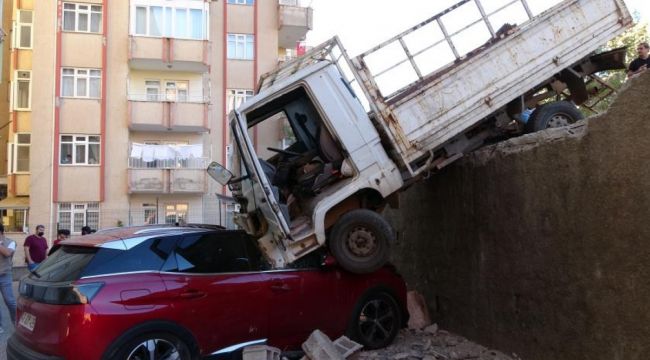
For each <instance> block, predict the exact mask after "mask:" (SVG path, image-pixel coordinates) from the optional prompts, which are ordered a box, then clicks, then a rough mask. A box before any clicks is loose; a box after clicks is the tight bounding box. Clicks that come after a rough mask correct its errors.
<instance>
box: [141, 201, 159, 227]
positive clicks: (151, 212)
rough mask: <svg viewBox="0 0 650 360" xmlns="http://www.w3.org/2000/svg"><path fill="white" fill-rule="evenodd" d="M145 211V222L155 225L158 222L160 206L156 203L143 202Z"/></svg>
mask: <svg viewBox="0 0 650 360" xmlns="http://www.w3.org/2000/svg"><path fill="white" fill-rule="evenodd" d="M142 210H143V212H144V224H148V225H153V224H157V223H158V207H157V206H156V204H142Z"/></svg>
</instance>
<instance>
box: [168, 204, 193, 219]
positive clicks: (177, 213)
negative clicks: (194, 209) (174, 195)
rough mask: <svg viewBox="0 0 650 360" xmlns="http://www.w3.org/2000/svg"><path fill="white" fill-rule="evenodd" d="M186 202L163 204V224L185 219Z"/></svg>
mask: <svg viewBox="0 0 650 360" xmlns="http://www.w3.org/2000/svg"><path fill="white" fill-rule="evenodd" d="M187 208H188V206H187V204H168V205H166V206H165V224H176V223H183V222H186V221H187Z"/></svg>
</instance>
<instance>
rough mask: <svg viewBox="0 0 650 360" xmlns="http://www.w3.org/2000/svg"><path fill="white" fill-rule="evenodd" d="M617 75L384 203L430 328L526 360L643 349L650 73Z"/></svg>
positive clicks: (630, 358)
mask: <svg viewBox="0 0 650 360" xmlns="http://www.w3.org/2000/svg"><path fill="white" fill-rule="evenodd" d="M628 85H629V86H628V87H627V88H626V89H625V90H624V91H623V92H622V93H621V94H620V95H619V97H618V99H617V100H616V101H615V103H614V104H613V105H612V108H611V109H610V111H608V113H606V114H604V115H601V116H598V117H594V118H590V119H587V120H585V121H582V122H580V123H578V124H576V125H574V126H572V127H570V128H564V129H554V130H549V131H545V132H541V133H537V134H532V135H527V136H524V137H520V138H517V139H512V140H510V141H507V142H504V143H501V144H498V145H495V146H491V147H488V148H485V149H483V150H481V151H478V152H476V153H474V154H472V155H470V156H468V157H467V158H465V159H464V160H462V161H460V162H458V163H457V164H455V165H453V166H451V167H450V168H448V169H446V170H445V171H444V172H443V173H440V174H437V175H435V176H432V177H431V178H430V179H429V180H428V181H426V182H423V183H420V184H418V185H416V186H414V187H412V188H411V189H409V190H407V191H406V192H405V193H403V194H402V195H401V208H400V209H399V210H388V211H387V215H388V217H389V219H390V220H391V222H392V223H393V224H394V226H395V228H396V230H397V231H398V243H397V244H395V245H394V247H393V251H392V253H393V262H394V263H395V264H396V265H397V266H398V268H399V269H400V271H401V272H402V273H403V274H404V275H405V277H406V279H407V281H408V282H409V285H410V286H411V287H412V288H415V289H417V290H419V291H420V292H422V293H423V294H424V295H425V296H426V297H427V300H428V301H429V306H430V308H431V310H432V313H433V314H435V315H436V316H437V319H435V320H437V321H438V322H439V323H440V324H441V326H443V327H445V328H448V329H450V330H452V331H455V332H458V333H460V334H463V335H465V336H467V337H468V338H470V339H472V340H475V341H479V342H481V343H483V344H484V345H487V346H490V347H493V348H498V349H500V350H503V351H507V352H515V353H517V354H519V355H520V356H521V357H522V358H523V359H527V360H548V359H553V360H564V359H567V360H568V359H571V360H574V359H590V360H598V359H603V360H605V359H606V360H618V359H620V360H636V359H639V360H642V359H643V360H645V359H650V100H648V99H649V97H650V74H646V75H644V76H642V77H640V78H638V79H635V80H634V81H632V82H630V84H628Z"/></svg>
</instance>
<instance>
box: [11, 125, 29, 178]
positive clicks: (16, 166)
mask: <svg viewBox="0 0 650 360" xmlns="http://www.w3.org/2000/svg"><path fill="white" fill-rule="evenodd" d="M31 137H32V135H31V134H16V135H14V143H13V144H11V145H13V146H11V145H10V147H9V148H10V151H12V154H11V156H10V157H9V159H11V160H12V164H11V168H12V169H11V170H12V173H23V174H25V173H29V152H30V147H31ZM12 147H13V149H12Z"/></svg>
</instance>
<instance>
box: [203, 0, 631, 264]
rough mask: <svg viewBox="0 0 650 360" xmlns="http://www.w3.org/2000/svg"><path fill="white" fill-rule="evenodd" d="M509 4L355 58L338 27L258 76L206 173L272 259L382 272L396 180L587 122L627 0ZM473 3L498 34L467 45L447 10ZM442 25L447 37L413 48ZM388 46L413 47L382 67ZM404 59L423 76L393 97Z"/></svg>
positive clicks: (621, 62)
mask: <svg viewBox="0 0 650 360" xmlns="http://www.w3.org/2000/svg"><path fill="white" fill-rule="evenodd" d="M514 3H521V4H522V5H523V6H524V8H525V9H526V10H527V11H526V12H527V13H528V16H529V20H528V21H526V22H524V23H523V24H521V25H519V26H517V25H512V24H508V26H504V27H502V29H501V30H499V31H495V30H494V29H495V27H494V26H492V24H491V23H490V16H491V15H493V14H491V13H488V12H486V11H485V9H483V7H482V5H481V1H480V0H462V1H460V2H459V3H458V4H456V5H454V6H453V7H451V8H449V9H447V10H445V11H443V12H441V13H439V14H436V15H435V16H433V17H432V18H430V19H429V20H427V21H425V22H423V23H421V24H418V25H416V26H414V27H413V28H411V29H408V30H406V31H405V32H403V33H401V34H398V35H397V36H395V37H394V38H392V39H389V40H388V41H386V42H384V43H382V44H380V45H378V46H377V47H375V48H373V49H371V50H370V51H368V52H366V53H363V54H361V55H359V56H357V57H356V58H354V59H351V58H350V57H348V55H347V53H346V52H345V50H344V48H343V47H342V45H341V43H340V41H339V39H338V38H336V37H335V38H333V39H331V40H330V41H327V42H325V43H323V44H321V45H319V46H317V47H315V48H314V49H312V50H311V51H309V52H308V53H307V54H305V55H304V56H303V57H301V58H298V59H296V60H293V61H291V62H289V63H287V64H285V65H283V66H282V67H279V68H278V69H276V70H274V71H272V72H271V73H269V74H265V75H263V76H262V78H261V79H260V85H259V88H258V91H257V94H256V95H255V96H254V97H252V98H251V99H249V100H247V101H246V102H245V103H244V104H242V105H241V106H240V107H239V108H238V109H236V110H234V111H233V112H231V113H230V115H229V124H230V133H231V140H232V143H233V153H234V154H233V159H232V162H231V163H232V169H225V168H224V167H223V166H221V165H220V164H217V163H212V164H211V165H210V167H209V168H208V173H209V174H210V175H211V176H212V177H213V178H214V179H216V180H217V181H219V182H220V183H221V184H224V185H226V184H227V185H228V186H229V188H230V190H231V192H232V195H233V197H234V198H235V199H236V200H237V201H238V203H239V204H240V206H241V210H240V212H239V213H238V214H237V215H236V218H235V221H236V223H237V224H238V225H239V226H241V227H242V228H243V229H245V230H246V231H247V232H248V233H250V234H252V235H253V236H255V237H257V238H258V242H259V245H260V248H261V249H262V252H263V253H264V254H265V256H266V257H267V259H268V260H269V261H270V262H271V264H272V265H273V266H274V267H276V268H282V267H285V266H287V265H288V264H290V263H292V262H293V261H295V260H297V259H299V258H301V257H302V256H304V255H306V254H308V253H310V252H312V251H314V250H316V249H318V248H321V247H323V246H328V247H329V250H330V251H331V253H332V254H333V255H334V257H335V258H336V259H337V261H338V263H339V264H340V265H341V266H342V267H343V268H345V269H347V270H348V271H351V272H356V273H364V272H371V271H374V270H376V269H378V268H379V267H381V266H382V265H383V264H384V263H385V262H386V260H387V258H388V247H389V244H390V243H391V242H392V240H393V237H394V232H393V230H392V229H391V227H390V225H389V224H388V223H387V221H386V220H385V219H384V218H383V217H382V216H381V215H380V214H379V212H380V210H381V209H382V208H383V207H384V206H385V205H386V204H387V203H392V200H394V196H395V195H396V194H397V192H398V191H399V190H400V189H403V188H404V187H405V186H407V185H409V184H411V183H412V182H414V181H417V180H418V179H420V178H422V177H423V176H426V175H427V174H429V173H430V172H435V171H436V170H438V169H440V168H442V167H444V166H446V165H448V164H450V163H452V162H453V161H455V160H456V159H459V158H460V157H462V155H463V154H465V153H467V152H469V151H472V150H474V149H476V148H478V147H480V146H482V145H483V144H484V143H486V141H490V140H494V139H502V138H505V137H511V136H515V135H519V134H521V133H524V132H526V131H537V130H541V129H545V128H548V127H554V126H563V125H567V124H569V123H572V122H575V121H576V120H579V119H580V118H582V113H581V112H580V111H579V110H578V109H577V107H576V105H581V104H582V105H583V106H584V107H587V108H588V106H587V101H588V99H589V97H590V94H592V93H593V89H590V90H589V91H588V90H587V87H588V86H590V85H589V84H590V81H592V79H596V77H595V75H594V74H596V73H597V72H599V71H602V70H610V69H620V68H624V67H625V55H624V54H625V49H616V50H613V51H609V52H604V53H600V54H594V50H596V49H597V48H598V47H599V46H601V45H602V44H603V43H605V42H606V41H607V40H609V39H611V38H613V37H614V36H616V35H618V34H620V33H622V32H623V31H624V30H625V29H626V28H628V27H629V26H630V25H631V16H630V14H629V12H628V10H627V8H626V7H625V4H624V3H623V2H622V1H621V0H565V1H563V2H561V3H560V4H558V5H556V6H555V7H553V8H551V9H549V10H547V11H544V12H542V13H541V14H539V15H537V16H533V14H532V13H530V10H529V9H528V6H527V3H526V0H515V1H513V2H512V3H511V4H514ZM468 4H469V5H472V4H474V5H475V6H476V7H477V8H478V9H479V11H480V14H481V18H480V19H479V20H478V22H481V21H482V22H485V24H487V28H488V29H489V30H490V31H489V38H488V41H487V42H486V43H485V44H483V45H482V46H480V47H479V48H476V49H474V50H472V51H470V52H468V53H467V54H464V55H461V54H459V53H458V50H457V49H456V47H455V44H454V36H455V35H457V33H460V32H462V31H463V30H464V29H461V30H458V32H457V33H454V34H448V33H446V30H445V27H444V19H445V16H448V14H450V13H453V12H455V11H460V9H463V6H467V5H468ZM497 11H500V10H497ZM436 24H437V26H438V27H439V28H440V29H441V30H442V32H443V34H444V36H443V38H442V39H441V40H433V44H431V45H430V46H428V47H421V46H420V49H419V50H417V51H416V50H415V49H412V48H410V47H409V45H408V39H409V37H410V36H412V35H413V34H414V33H416V32H418V31H421V30H422V29H423V28H425V27H426V26H430V25H431V26H433V25H436ZM475 24H476V22H474V24H469V25H468V27H471V26H473V25H475ZM468 27H466V28H468ZM503 29H505V30H503ZM502 30H503V31H502ZM442 45H447V46H449V47H450V48H451V50H453V53H454V54H455V59H454V60H453V61H452V62H450V63H449V64H447V65H445V66H443V67H441V68H439V69H437V70H430V71H429V72H428V73H425V72H424V71H423V69H424V68H426V67H427V63H426V61H427V60H426V58H424V60H423V58H422V54H425V53H426V51H429V50H430V49H433V48H435V47H436V46H442ZM391 46H393V47H394V46H397V47H398V48H399V47H401V48H402V49H403V51H404V56H403V57H399V58H397V59H395V63H394V64H393V65H388V66H384V67H383V68H382V69H373V67H372V66H371V65H370V64H369V63H368V59H369V58H371V57H373V56H375V55H377V53H381V51H382V50H383V49H386V48H388V47H391ZM405 67H406V68H408V67H410V68H411V72H412V76H413V79H415V80H412V81H411V80H409V82H407V83H406V84H405V85H404V86H401V87H398V88H397V90H395V91H391V92H390V93H387V94H384V92H385V90H382V87H381V84H382V83H386V82H385V81H384V80H381V79H382V77H384V76H386V74H387V73H390V72H391V71H397V79H395V80H396V81H397V82H399V80H402V79H401V78H400V77H403V74H404V68H405ZM407 80H408V79H407ZM531 109H532V110H531ZM531 111H532V115H530V117H528V116H526V117H524V116H523V115H524V114H526V115H528V114H530V113H531ZM278 127H280V128H282V129H284V131H285V132H286V133H287V134H289V136H288V137H287V139H288V140H289V141H287V142H283V144H282V146H281V148H276V147H270V146H266V147H265V148H257V149H256V146H255V145H256V144H255V135H254V134H256V133H257V134H261V135H260V136H265V132H267V131H269V129H273V128H278ZM257 145H258V146H259V144H257ZM262 154H266V155H262Z"/></svg>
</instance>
